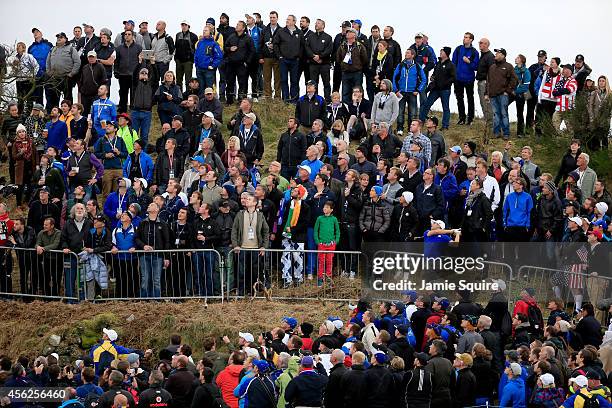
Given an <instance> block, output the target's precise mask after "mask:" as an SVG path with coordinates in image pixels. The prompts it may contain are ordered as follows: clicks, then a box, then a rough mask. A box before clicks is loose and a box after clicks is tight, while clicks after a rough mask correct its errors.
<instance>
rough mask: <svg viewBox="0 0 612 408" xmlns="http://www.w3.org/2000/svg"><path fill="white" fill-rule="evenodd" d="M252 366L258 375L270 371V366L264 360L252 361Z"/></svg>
mask: <svg viewBox="0 0 612 408" xmlns="http://www.w3.org/2000/svg"><path fill="white" fill-rule="evenodd" d="M253 365H254V366H255V367H257V369H258V370H259V372H260V373H265V372H266V371H268V370H269V369H270V364H269V363H268V362H267V361H266V360H253Z"/></svg>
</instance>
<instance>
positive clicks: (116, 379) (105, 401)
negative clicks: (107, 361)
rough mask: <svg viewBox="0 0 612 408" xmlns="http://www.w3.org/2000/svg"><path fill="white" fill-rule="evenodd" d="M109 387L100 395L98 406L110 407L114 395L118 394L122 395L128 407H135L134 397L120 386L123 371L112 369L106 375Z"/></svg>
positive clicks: (102, 407) (101, 407)
mask: <svg viewBox="0 0 612 408" xmlns="http://www.w3.org/2000/svg"><path fill="white" fill-rule="evenodd" d="M108 383H109V386H110V387H109V389H108V391H106V392H105V393H104V394H102V395H101V396H100V399H99V407H100V408H111V407H113V402H114V400H115V396H117V395H118V394H122V395H124V396H125V397H126V398H127V400H128V404H129V408H136V402H135V401H134V397H132V394H130V393H129V392H128V391H127V390H125V389H124V388H123V387H122V384H123V373H122V372H121V371H117V370H113V371H112V372H111V373H110V375H109V377H108Z"/></svg>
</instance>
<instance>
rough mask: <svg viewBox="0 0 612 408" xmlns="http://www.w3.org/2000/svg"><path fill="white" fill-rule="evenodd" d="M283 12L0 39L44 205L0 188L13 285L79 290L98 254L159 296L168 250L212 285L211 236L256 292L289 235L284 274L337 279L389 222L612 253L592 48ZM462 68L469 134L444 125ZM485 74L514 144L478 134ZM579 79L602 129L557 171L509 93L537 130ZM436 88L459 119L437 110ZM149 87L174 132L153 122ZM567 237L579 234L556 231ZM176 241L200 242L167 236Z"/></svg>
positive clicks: (37, 197)
mask: <svg viewBox="0 0 612 408" xmlns="http://www.w3.org/2000/svg"><path fill="white" fill-rule="evenodd" d="M269 20H270V22H269V24H267V25H265V24H264V23H263V22H262V21H261V16H260V15H259V14H256V13H253V14H252V15H249V14H247V15H245V21H243V20H240V21H237V22H236V24H235V27H233V26H230V25H229V17H228V16H227V15H226V14H225V13H224V14H222V15H221V17H220V19H219V25H218V26H216V21H215V19H214V18H208V19H207V20H206V24H205V25H204V27H203V28H202V27H201V26H200V25H199V24H198V26H197V31H198V33H197V34H196V33H194V32H192V31H191V25H190V23H189V22H187V21H183V22H181V31H180V32H179V33H177V34H176V36H172V35H170V34H169V33H167V32H166V23H165V22H164V21H159V22H157V24H156V26H155V32H152V33H149V31H148V23H147V22H144V21H143V22H141V23H140V24H139V26H138V29H137V28H136V24H135V22H134V21H133V20H125V21H124V22H123V24H124V28H123V30H122V31H121V32H120V33H118V34H117V35H116V36H115V37H114V39H113V34H112V32H111V31H110V30H109V29H108V28H101V29H99V31H98V33H97V34H96V30H95V28H94V26H93V25H92V24H91V23H85V24H83V25H82V26H76V27H74V29H73V34H74V37H73V38H72V39H69V38H68V36H67V35H66V34H65V33H64V32H61V33H58V34H57V35H56V36H55V37H56V42H55V45H54V44H51V43H50V42H49V41H48V40H46V39H45V38H44V36H43V32H42V30H41V29H39V28H37V27H35V28H32V35H33V37H34V41H33V42H32V44H31V45H30V46H29V47H26V45H25V43H24V42H19V43H18V44H17V47H16V51H15V53H12V54H11V55H8V56H7V55H4V56H2V55H0V57H2V59H1V60H0V62H2V64H0V65H1V66H2V72H3V75H13V76H14V77H15V79H16V90H17V97H18V99H17V100H16V101H15V102H14V103H10V104H9V105H8V108H7V112H6V115H5V117H4V120H3V122H2V129H1V135H2V138H3V141H4V144H5V147H6V149H5V151H6V155H3V159H4V160H5V162H7V163H8V169H9V177H10V180H9V181H10V184H9V185H8V186H4V189H3V194H4V197H5V198H6V197H8V196H9V195H11V194H14V195H15V199H16V204H17V206H19V207H21V208H20V210H21V211H20V213H21V214H23V213H24V212H26V211H27V217H25V216H23V217H16V218H15V219H12V217H11V216H12V215H13V217H14V210H13V209H10V208H9V205H8V201H7V200H4V202H2V203H0V246H1V247H2V248H3V249H1V250H0V261H1V262H0V272H1V276H0V292H1V293H2V294H3V295H6V294H10V293H13V292H15V293H21V294H30V295H37V294H44V295H46V296H58V295H59V294H60V293H63V295H64V296H67V297H74V296H76V293H77V289H76V287H75V285H76V284H77V282H76V277H77V270H78V268H79V265H82V264H86V269H85V270H86V273H82V275H83V280H85V281H86V284H87V286H88V287H89V286H90V285H91V288H92V291H89V292H90V293H95V292H96V291H99V290H100V289H106V288H108V285H109V281H115V280H116V281H117V282H118V283H117V287H118V288H119V290H118V293H119V296H121V297H138V296H140V297H145V298H159V297H160V296H161V295H162V293H165V292H166V291H165V288H164V287H163V286H164V285H163V284H162V276H163V275H164V270H166V269H167V268H168V266H170V265H172V269H173V270H174V271H190V272H189V276H183V275H185V274H183V275H181V276H178V277H176V279H178V281H180V282H182V283H179V284H178V286H179V287H180V293H179V295H184V294H190V295H196V296H212V295H216V294H218V293H219V290H220V288H219V282H218V273H217V267H218V265H216V258H215V257H213V256H212V252H210V250H213V249H214V250H216V251H219V252H220V253H221V254H222V255H223V256H226V257H228V258H232V262H231V263H232V264H233V269H231V271H230V272H229V273H230V275H231V277H232V279H233V281H234V282H235V284H234V286H233V287H230V289H235V290H237V292H238V294H239V295H243V294H245V293H247V292H250V291H251V288H252V286H253V284H254V283H255V282H257V281H263V284H264V285H269V277H266V276H263V277H262V276H260V275H261V274H262V273H263V272H261V271H263V270H265V269H266V268H263V267H261V263H262V262H263V261H264V258H265V256H266V254H265V250H266V249H268V248H276V249H281V250H283V251H285V252H284V253H283V256H282V259H281V263H282V271H281V274H282V280H283V286H284V287H290V286H296V285H301V284H302V283H303V282H304V281H305V280H306V279H312V280H315V279H316V280H317V283H318V284H319V285H322V284H324V282H325V280H326V279H331V278H332V277H333V273H334V272H336V273H337V275H339V274H342V275H345V276H347V277H348V278H351V279H352V278H354V277H355V275H356V273H358V270H357V269H358V268H357V259H356V257H353V258H351V259H349V260H348V261H345V262H343V263H342V264H341V266H340V268H339V270H337V271H335V270H333V269H334V268H333V267H332V266H333V265H334V251H335V250H349V251H359V250H360V248H361V245H362V242H383V241H390V242H411V241H420V240H423V241H425V242H449V241H451V240H455V241H462V242H489V241H510V242H530V241H534V242H542V243H546V244H547V245H548V246H547V248H549V249H550V250H549V251H547V252H546V254H545V256H547V257H548V258H549V260H550V262H551V265H553V267H555V268H560V269H563V270H567V271H571V272H577V271H578V272H588V273H599V274H600V275H605V276H608V275H609V268H607V267H606V266H605V263H604V264H603V266H601V269H599V270H598V269H597V268H598V266H595V267H593V266H591V267H588V264H589V259H605V258H602V255H606V254H607V253H608V252H606V247H605V245H601V244H600V243H601V242H608V241H610V240H611V239H612V238H611V231H612V223H611V222H610V215H611V214H612V198H611V196H610V193H609V191H608V190H607V188H606V184H605V181H604V180H601V179H598V177H597V172H596V169H593V168H591V167H590V165H589V164H590V156H589V154H588V153H586V151H583V149H585V148H586V149H587V150H588V151H595V150H598V149H602V148H603V149H607V148H608V133H609V123H610V112H611V110H612V96H611V94H610V87H609V83H608V79H607V78H606V77H605V76H601V77H599V78H597V80H596V81H594V80H592V79H590V78H589V74H590V73H591V68H590V67H589V66H588V65H587V64H586V63H585V58H584V56H583V55H581V54H579V55H577V56H576V58H575V61H574V62H573V64H565V65H561V62H560V59H559V58H557V57H553V58H551V59H550V60H549V59H548V56H547V53H546V51H544V50H541V51H539V52H538V54H537V62H536V63H534V64H532V65H530V66H529V67H527V65H526V60H527V59H526V57H525V56H524V55H518V56H517V57H516V59H515V63H516V64H515V65H514V66H513V65H511V64H510V63H508V62H507V61H506V58H507V52H506V50H505V49H504V48H502V47H501V45H500V46H497V47H498V48H495V49H494V50H493V51H491V50H490V41H489V40H488V39H486V38H482V39H480V40H479V41H478V48H476V47H475V46H474V45H473V41H474V38H475V37H474V34H472V33H469V32H466V33H465V35H464V36H463V39H462V43H461V45H459V46H457V47H456V48H455V49H454V50H452V49H451V48H450V47H448V46H444V47H441V48H440V50H439V53H436V52H435V51H434V48H433V47H432V46H431V45H430V43H429V39H428V37H427V35H425V34H424V33H417V34H416V35H415V36H414V43H413V44H411V45H410V46H408V44H405V45H404V47H405V52H404V53H402V51H401V49H402V47H401V46H400V44H399V43H398V41H397V40H396V39H394V38H393V33H394V30H393V27H391V26H385V27H384V28H382V29H381V28H380V27H379V26H377V25H373V26H372V27H371V30H370V31H371V35H370V36H367V35H366V34H365V33H364V32H362V22H361V21H360V20H359V19H354V20H351V21H344V22H343V23H342V24H341V31H340V32H339V33H337V34H336V35H335V37H334V38H333V39H332V36H331V35H330V34H328V33H326V32H325V27H326V26H325V22H324V21H323V20H321V19H317V20H316V21H315V22H314V27H313V28H314V30H312V29H311V21H310V18H308V17H301V18H300V19H299V22H298V21H297V19H296V17H295V16H293V15H290V16H288V17H287V19H286V25H285V26H284V27H281V26H280V25H279V23H278V14H277V13H276V12H270V14H269ZM200 31H201V35H200ZM172 61H174V62H175V66H176V72H174V71H171V70H170V63H171V62H172ZM194 67H195V68H194ZM194 72H195V75H194ZM302 75H303V76H304V82H305V86H303V87H302V89H303V90H304V89H305V92H304V93H300V83H301V78H302ZM272 78H273V79H274V80H272ZM272 83H273V84H274V86H272ZM236 84H237V85H238V86H236ZM249 84H250V86H251V92H250V93H249V92H248V86H249ZM111 86H112V87H119V101H118V102H117V101H112V100H111V99H110V98H109V95H110V93H109V91H110V88H111ZM453 87H454V92H455V95H456V98H457V105H458V109H459V122H458V123H457V126H464V129H465V132H464V133H466V135H467V137H466V139H465V140H464V142H463V143H462V144H460V145H454V146H447V143H446V141H445V137H444V131H445V130H446V129H448V128H449V126H450V123H449V120H450V110H449V107H448V101H449V98H450V92H451V88H453ZM74 88H76V90H77V95H78V97H77V98H73V94H74V91H75V89H74ZM320 88H322V89H323V96H321V95H319V94H318V90H319V89H320ZM474 88H476V89H477V93H478V96H479V98H480V104H481V107H482V110H483V112H484V115H485V123H486V126H490V127H491V129H492V130H493V134H494V135H495V136H496V137H502V136H503V137H504V138H505V139H507V141H506V144H505V148H504V151H503V152H502V151H494V152H492V153H491V154H487V152H483V151H481V149H482V147H481V146H478V145H477V143H475V142H474V141H472V140H471V139H470V137H469V133H470V127H468V126H469V125H471V124H472V122H473V121H474V115H475V107H474V105H475V102H474ZM247 95H250V97H247ZM261 98H279V99H281V98H282V100H283V101H285V102H287V103H292V104H294V105H295V115H294V116H292V117H290V118H287V130H286V132H284V133H282V134H281V135H274V136H277V137H278V144H277V148H276V152H274V153H273V154H272V155H271V156H272V157H275V160H272V161H264V159H263V158H264V151H265V149H266V144H265V143H264V134H263V133H264V131H263V129H264V127H265V126H266V124H265V123H261V118H260V117H259V116H258V114H257V112H256V110H257V109H256V106H257V105H256V104H257V103H258V100H259V99H261ZM464 98H467V114H466V109H465V104H464ZM580 98H584V100H586V103H587V108H588V119H589V125H588V132H587V133H588V134H585V135H577V136H580V138H577V139H573V140H571V141H570V140H568V149H567V152H565V153H564V154H560V155H559V162H560V165H559V168H558V171H557V172H556V174H552V173H546V172H543V171H542V170H541V168H540V166H539V165H538V164H537V163H538V157H537V152H534V151H533V149H532V148H531V147H530V146H528V145H519V146H517V147H518V149H517V148H516V147H514V146H513V141H511V140H509V138H510V129H509V124H508V104H509V103H512V102H515V103H516V105H517V110H518V112H519V119H518V126H517V135H516V136H517V137H518V138H521V137H523V136H524V135H526V134H529V133H532V132H535V133H536V134H538V135H539V134H541V133H542V131H543V129H545V125H546V123H547V121H548V122H550V121H551V120H552V121H553V122H555V121H557V122H559V121H561V120H564V118H565V117H566V115H567V114H568V113H569V112H570V111H571V110H572V109H574V107H575V105H576V103H577V102H576V101H577V100H578V99H580ZM437 99H441V100H442V104H443V109H444V112H443V115H442V118H441V123H440V119H438V118H437V117H435V116H430V115H429V112H430V108H431V106H432V104H433V103H434V102H435V101H436V100H437ZM235 101H238V104H239V106H238V108H237V109H236V107H235V106H233V104H234V102H235ZM43 102H46V107H45V106H43ZM224 103H225V106H224ZM254 104H255V105H254ZM525 106H526V110H525V113H524V110H523V109H524V107H525ZM153 109H157V113H158V115H157V116H158V118H159V121H160V124H161V134H159V135H155V137H154V138H149V131H150V129H151V122H152V118H153V117H152V110H153ZM406 110H407V111H408V112H407V114H406V115H405V113H406V112H405V111H406ZM404 125H406V134H405V135H404V130H405V128H404ZM268 136H269V135H268ZM153 140H155V142H154V143H153ZM354 140H356V141H357V143H353V145H351V142H352V141H354ZM585 141H586V142H585ZM517 142H518V139H517ZM268 148H269V147H268ZM268 156H270V153H269V152H268ZM559 242H564V243H573V244H576V245H572V246H570V247H569V248H570V249H565V250H556V249H555V243H559ZM24 249H30V251H25V250H24ZM171 249H179V250H182V251H183V252H181V253H179V255H176V254H175V255H171V254H169V253H167V252H159V251H160V250H171ZM304 249H307V250H317V251H318V253H316V254H315V253H309V254H308V255H306V254H303V253H301V252H300V251H302V250H304ZM189 250H193V251H194V252H193V254H192V253H189ZM134 251H136V252H134ZM13 252H15V254H16V255H17V256H16V258H15V259H16V260H17V264H18V265H16V266H17V268H15V269H18V270H19V283H20V288H14V289H13V288H12V283H13V278H12V273H13V270H14V268H13V263H14V258H13ZM75 254H78V257H79V259H78V260H77V258H76V257H75V256H74V255H75ZM181 254H182V255H181ZM594 268H595V269H594ZM168 279H175V278H163V280H164V281H165V282H167V281H168ZM78 284H80V283H78ZM554 286H555V294H556V295H557V296H559V297H560V296H561V292H562V290H564V288H567V289H570V290H571V292H572V294H573V295H574V301H575V304H576V309H577V310H579V309H581V307H580V306H581V303H582V299H583V296H584V295H585V294H586V293H585V292H586V280H584V279H568V277H567V276H564V275H563V274H561V276H560V277H559V279H558V281H557V282H556V283H555V285H554ZM162 291H163V292H162ZM166 294H167V293H166ZM592 300H595V299H592Z"/></svg>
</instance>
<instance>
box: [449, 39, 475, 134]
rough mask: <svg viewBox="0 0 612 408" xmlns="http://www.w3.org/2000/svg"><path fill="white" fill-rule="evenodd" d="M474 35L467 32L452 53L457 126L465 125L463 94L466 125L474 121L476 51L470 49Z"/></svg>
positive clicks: (472, 48)
mask: <svg viewBox="0 0 612 408" xmlns="http://www.w3.org/2000/svg"><path fill="white" fill-rule="evenodd" d="M473 41H474V34H472V33H470V32H467V33H465V34H464V35H463V45H460V46H458V47H457V48H455V52H453V58H452V60H453V64H455V66H456V67H457V80H456V81H455V96H456V97H457V109H458V110H459V122H457V124H458V125H465V124H466V116H465V103H464V101H463V93H464V91H465V93H466V94H467V100H468V114H467V124H468V125H471V124H472V122H473V121H474V80H475V79H476V70H478V60H479V57H478V50H476V49H475V48H474V47H472V42H473Z"/></svg>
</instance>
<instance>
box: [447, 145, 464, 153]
mask: <svg viewBox="0 0 612 408" xmlns="http://www.w3.org/2000/svg"><path fill="white" fill-rule="evenodd" d="M448 150H450V151H451V152H454V153H457V154H461V147H459V146H453V147H451V148H450V149H448Z"/></svg>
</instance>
